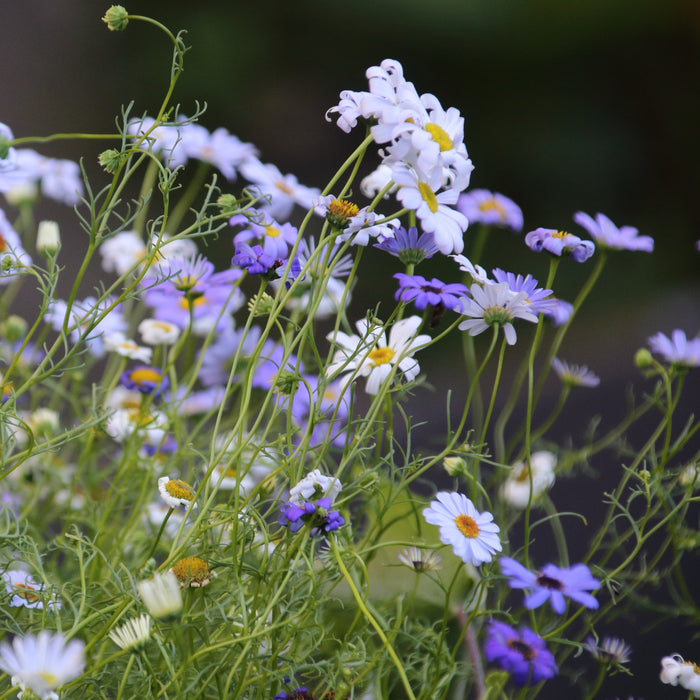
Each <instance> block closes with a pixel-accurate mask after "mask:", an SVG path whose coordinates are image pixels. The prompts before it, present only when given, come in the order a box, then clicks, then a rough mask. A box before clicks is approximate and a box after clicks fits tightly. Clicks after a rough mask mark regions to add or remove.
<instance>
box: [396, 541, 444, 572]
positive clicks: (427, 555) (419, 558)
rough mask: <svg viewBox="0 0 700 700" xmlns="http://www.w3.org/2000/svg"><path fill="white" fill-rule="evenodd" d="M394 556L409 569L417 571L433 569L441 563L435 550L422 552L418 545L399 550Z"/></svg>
mask: <svg viewBox="0 0 700 700" xmlns="http://www.w3.org/2000/svg"><path fill="white" fill-rule="evenodd" d="M396 558H397V559H398V560H399V561H400V562H401V563H402V564H403V565H404V566H407V567H408V568H409V569H413V570H414V571H416V572H418V573H422V572H423V571H434V570H436V569H439V568H440V567H441V564H442V557H441V556H440V555H439V554H438V553H437V552H430V551H428V552H424V551H423V550H422V549H419V548H418V547H409V548H408V549H404V550H402V551H400V552H399V553H398V554H397V555H396Z"/></svg>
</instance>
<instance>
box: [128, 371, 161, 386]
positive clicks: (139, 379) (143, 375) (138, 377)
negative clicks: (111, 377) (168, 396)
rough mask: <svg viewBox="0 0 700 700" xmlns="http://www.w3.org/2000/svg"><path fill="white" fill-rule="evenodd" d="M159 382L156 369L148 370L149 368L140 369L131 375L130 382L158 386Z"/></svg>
mask: <svg viewBox="0 0 700 700" xmlns="http://www.w3.org/2000/svg"><path fill="white" fill-rule="evenodd" d="M160 380H161V375H160V372H159V371H158V370H157V369H150V368H149V367H140V368H139V369H135V370H134V371H133V372H132V373H131V381H132V382H136V384H145V383H149V384H158V383H160Z"/></svg>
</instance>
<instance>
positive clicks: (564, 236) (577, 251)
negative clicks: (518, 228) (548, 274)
mask: <svg viewBox="0 0 700 700" xmlns="http://www.w3.org/2000/svg"><path fill="white" fill-rule="evenodd" d="M525 244H526V245H527V247H528V248H530V249H531V250H534V251H535V252H538V253H539V252H540V251H541V250H546V251H547V252H548V253H551V254H552V255H556V256H558V257H561V256H562V255H570V256H571V258H572V259H573V260H575V261H576V262H579V263H582V262H585V261H586V260H588V258H590V257H591V255H593V253H594V252H595V244H594V243H592V242H591V241H582V240H581V239H580V238H579V237H578V236H574V235H573V234H572V233H567V232H566V231H558V230H557V229H555V228H541V227H540V228H537V229H535V230H534V231H530V233H528V234H527V235H526V236H525Z"/></svg>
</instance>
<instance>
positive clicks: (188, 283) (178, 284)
mask: <svg viewBox="0 0 700 700" xmlns="http://www.w3.org/2000/svg"><path fill="white" fill-rule="evenodd" d="M195 284H197V278H196V277H192V276H191V275H182V276H180V277H173V285H174V287H175V289H182V290H188V289H192V287H194V285H195Z"/></svg>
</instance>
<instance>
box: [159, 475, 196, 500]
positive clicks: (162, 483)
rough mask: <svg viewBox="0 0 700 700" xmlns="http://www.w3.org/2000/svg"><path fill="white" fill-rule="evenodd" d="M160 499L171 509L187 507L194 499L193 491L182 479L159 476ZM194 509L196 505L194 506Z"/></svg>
mask: <svg viewBox="0 0 700 700" xmlns="http://www.w3.org/2000/svg"><path fill="white" fill-rule="evenodd" d="M158 491H159V492H160V497H161V498H162V499H163V500H164V501H165V502H166V503H167V504H168V505H169V506H170V507H171V508H177V507H178V506H189V505H190V504H191V503H192V501H193V499H194V489H193V488H192V487H191V486H190V485H189V484H188V483H187V482H186V481H182V479H171V478H170V477H169V476H161V477H160V479H158ZM194 505H195V507H196V505H197V504H196V503H195V504H194Z"/></svg>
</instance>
